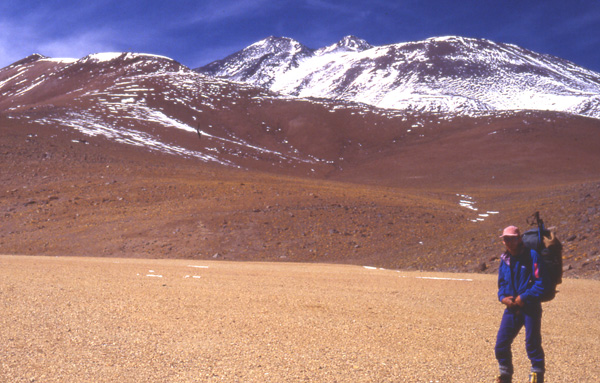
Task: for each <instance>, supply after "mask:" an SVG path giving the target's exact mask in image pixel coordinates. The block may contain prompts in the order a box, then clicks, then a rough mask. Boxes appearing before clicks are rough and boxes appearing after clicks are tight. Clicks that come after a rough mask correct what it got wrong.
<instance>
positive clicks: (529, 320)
mask: <svg viewBox="0 0 600 383" xmlns="http://www.w3.org/2000/svg"><path fill="white" fill-rule="evenodd" d="M523 326H525V347H526V349H527V356H528V357H529V360H530V361H531V372H537V373H542V374H543V373H544V371H545V360H544V349H543V348H542V305H541V304H540V303H538V304H534V305H533V306H529V307H525V308H523V309H522V310H521V311H519V312H515V311H511V310H509V309H506V310H504V315H502V321H501V322H500V328H499V329H498V336H497V338H496V348H495V352H496V359H497V360H498V364H499V365H500V374H502V375H512V374H513V371H514V370H513V362H512V350H511V346H512V343H513V340H514V339H515V337H516V336H517V334H519V331H521V328H523Z"/></svg>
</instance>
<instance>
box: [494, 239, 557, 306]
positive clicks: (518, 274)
mask: <svg viewBox="0 0 600 383" xmlns="http://www.w3.org/2000/svg"><path fill="white" fill-rule="evenodd" d="M547 274H548V273H545V272H544V265H543V262H540V255H539V254H538V253H537V252H536V251H535V250H530V249H528V248H526V247H523V250H521V253H520V254H519V255H518V256H516V257H515V256H512V255H510V253H508V252H506V253H504V254H502V257H501V261H500V269H499V270H498V300H499V301H502V299H503V298H505V297H510V296H512V297H514V298H516V297H517V296H519V295H520V296H521V300H523V302H525V304H526V305H531V304H533V303H537V302H540V299H541V298H542V296H543V295H544V293H545V290H546V289H547V287H546V286H550V284H551V283H550V281H549V279H548V275H547Z"/></svg>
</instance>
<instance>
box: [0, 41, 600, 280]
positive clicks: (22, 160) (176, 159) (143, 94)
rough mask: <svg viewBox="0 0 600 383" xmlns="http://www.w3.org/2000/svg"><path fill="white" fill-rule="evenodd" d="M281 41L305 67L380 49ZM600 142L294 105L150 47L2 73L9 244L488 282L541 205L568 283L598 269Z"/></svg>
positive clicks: (583, 120)
mask: <svg viewBox="0 0 600 383" xmlns="http://www.w3.org/2000/svg"><path fill="white" fill-rule="evenodd" d="M282 43H283V44H284V45H285V46H287V47H289V48H290V49H292V48H291V47H296V48H294V50H293V51H294V52H296V53H297V54H296V56H294V55H292V54H283V55H280V57H284V58H285V59H286V60H288V62H289V66H290V67H294V65H298V68H302V65H303V64H302V63H303V62H304V61H303V60H309V59H310V60H312V59H314V57H322V58H331V57H334V56H339V57H342V56H345V57H354V56H355V55H361V54H365V53H367V52H371V51H373V50H374V49H377V48H375V47H371V48H370V47H369V46H368V45H367V44H364V43H363V42H361V41H359V40H358V39H355V38H348V39H345V40H344V41H342V42H341V43H340V44H334V45H332V46H329V47H325V48H324V49H322V50H320V51H319V52H317V51H310V50H307V49H305V48H303V47H302V46H299V45H295V44H294V43H293V42H292V41H290V40H288V41H287V42H286V41H284V42H282ZM276 46H277V43H276V42H274V41H272V44H271V48H270V49H271V50H272V53H273V54H272V56H270V57H271V58H272V59H273V61H272V63H273V64H275V63H276V61H277V60H276V59H275V58H274V57H275V56H277V54H276V52H277V49H276ZM255 48H256V52H259V51H260V49H259V48H258V47H255ZM310 52H312V53H310ZM307 54H310V55H311V58H309V59H306V58H302V59H300V58H299V57H300V56H302V57H304V56H303V55H307ZM317 55H321V56H317ZM278 57H279V56H278ZM294 57H296V58H297V59H294ZM256 62H257V63H259V62H261V61H260V60H259V59H257V61H256ZM261 68H263V67H261V66H260V65H259V66H258V67H257V69H261ZM273 68H275V69H277V68H276V67H273ZM273 68H271V69H273ZM255 73H262V74H265V75H267V74H268V72H260V70H259V71H257V72H255ZM267 77H268V76H267ZM578 81H579V80H578ZM478 102H480V101H478ZM595 107H597V103H594V100H593V99H592V100H589V103H588V104H586V105H584V108H585V109H586V110H591V109H593V108H595ZM599 132H600V120H599V119H593V118H587V117H582V116H577V115H574V114H570V113H566V112H554V111H514V110H493V109H488V110H483V109H478V111H477V112H476V113H430V112H418V111H417V110H416V109H415V110H413V111H407V110H395V109H381V108H376V107H374V106H370V105H368V104H364V103H356V102H351V101H347V100H328V99H316V98H311V99H307V98H297V97H290V96H286V95H282V94H281V93H276V92H272V91H270V90H268V89H265V88H261V87H256V86H254V85H248V84H243V83H240V82H232V81H229V80H225V79H220V78H216V77H214V76H207V75H205V74H200V73H197V72H195V71H193V70H191V69H190V68H187V67H186V66H184V65H182V64H180V63H178V62H177V61H175V60H173V59H170V58H167V57H162V56H156V55H149V54H140V53H127V52H114V53H97V54H92V55H89V56H86V57H83V58H81V59H56V58H49V57H45V56H42V55H39V54H36V55H32V56H29V57H26V58H24V59H23V60H20V61H18V62H16V63H14V64H12V65H9V66H8V67H5V68H2V69H0V136H1V137H2V140H0V183H2V185H3V188H2V189H0V214H2V217H3V224H2V225H0V251H1V252H2V253H5V254H47V255H94V256H98V255H101V256H124V257H180V258H181V257H183V258H202V259H207V258H211V259H212V258H214V257H216V258H227V259H237V260H272V261H273V260H274V261H279V260H289V261H298V262H344V263H356V264H369V265H377V266H381V267H393V268H400V267H402V268H404V267H409V268H417V269H427V270H430V269H437V270H454V271H457V270H460V271H473V270H478V271H482V270H486V271H489V270H493V266H489V265H490V259H491V257H492V256H493V255H494V254H496V253H497V250H498V248H497V247H498V235H499V234H498V233H497V230H498V228H500V227H502V226H506V225H507V224H509V223H519V224H521V226H525V222H524V219H525V217H526V216H528V215H529V214H531V213H532V212H534V211H536V210H541V212H542V216H543V217H544V219H545V220H546V223H548V224H551V225H558V228H559V232H558V234H559V236H560V238H561V239H565V256H566V257H568V265H572V266H573V268H574V269H573V271H569V274H568V275H586V276H597V275H599V273H598V267H600V266H598V265H599V264H600V263H599V262H600V258H599V257H598V253H597V249H598V248H599V246H600V239H599V238H598V235H597V234H596V233H598V232H600V227H598V222H600V202H599V201H600V194H599V193H598V191H599V190H600V189H599V188H598V181H599V179H598V175H599V174H600V152H599V151H598V147H600V134H599ZM566 263H567V262H566ZM491 264H492V265H493V264H497V263H496V262H495V261H494V262H492V263H491ZM488 266H489V267H488Z"/></svg>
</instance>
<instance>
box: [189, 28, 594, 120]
mask: <svg viewBox="0 0 600 383" xmlns="http://www.w3.org/2000/svg"><path fill="white" fill-rule="evenodd" d="M196 70H197V71H198V72H200V73H205V74H208V75H211V76H215V77H220V78H223V79H228V80H233V81H238V82H243V83H247V84H252V85H256V86H261V87H264V88H267V89H269V90H271V91H274V92H278V93H281V94H284V95H290V96H294V97H301V98H308V97H314V98H327V99H334V100H345V101H352V102H360V103H365V104H369V105H373V106H376V107H380V108H389V109H400V110H409V111H418V112H441V113H444V112H450V113H456V112H459V113H469V112H476V111H486V110H524V109H525V110H549V111H561V112H568V113H572V114H579V115H583V116H588V117H594V118H600V105H599V104H600V74H599V73H596V72H593V71H590V70H587V69H585V68H582V67H579V66H577V65H575V64H573V63H571V62H568V61H566V60H563V59H560V58H557V57H554V56H550V55H544V54H539V53H535V52H532V51H530V50H527V49H523V48H520V47H518V46H515V45H511V44H503V43H495V42H492V41H489V40H484V39H472V38H463V37H456V36H449V37H437V38H430V39H427V40H424V41H417V42H409V43H402V44H392V45H385V46H375V47H373V46H371V45H369V44H368V43H367V42H366V41H364V40H360V39H357V38H356V37H352V36H349V37H346V38H344V39H343V40H341V41H340V42H338V43H337V44H334V45H332V46H329V47H324V48H321V49H317V50H311V49H308V48H306V47H304V46H303V45H302V44H300V43H299V42H297V41H294V40H291V39H288V38H275V37H269V38H267V39H265V40H262V41H259V42H257V43H255V44H252V45H251V46H250V47H248V48H246V49H244V50H242V51H240V52H237V53H235V54H233V55H231V56H228V57H227V58H225V59H223V60H219V61H216V62H213V63H211V64H209V65H207V66H205V67H201V68H197V69H196Z"/></svg>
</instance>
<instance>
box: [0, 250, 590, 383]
mask: <svg viewBox="0 0 600 383" xmlns="http://www.w3.org/2000/svg"><path fill="white" fill-rule="evenodd" d="M365 266H366V267H365ZM365 266H358V265H333V264H311V263H272V262H262V263H255V262H228V261H196V260H173V259H131V258H129V259H124V258H93V257H39V256H6V255H4V256H1V257H0V287H1V290H0V294H1V295H0V302H1V304H2V315H1V316H0V318H1V319H0V321H1V325H0V339H2V342H1V346H0V362H1V367H2V368H1V373H0V380H2V381H4V382H222V381H223V382H304V381H311V382H491V381H493V378H494V375H495V374H496V364H495V359H494V354H493V345H494V341H495V334H496V329H497V326H498V324H499V319H500V315H501V313H502V307H501V304H500V303H498V302H497V300H496V286H495V283H496V281H495V277H494V276H492V275H486V274H466V273H435V272H419V271H401V270H390V269H382V268H375V267H369V266H368V265H365ZM599 293H600V283H599V282H598V281H593V280H575V279H566V280H565V281H564V283H563V284H562V285H561V288H560V293H559V295H558V297H557V298H556V299H555V300H554V301H552V302H549V303H546V304H544V318H543V320H544V327H543V336H544V345H545V351H546V354H547V363H548V367H547V369H548V371H547V380H548V381H550V382H596V381H598V379H600V367H599V366H600V357H599V355H600V342H598V334H600V324H599V323H600V322H598V320H597V318H598V316H599V315H600V305H598V304H597V300H595V299H592V300H590V297H595V296H598V294H599ZM514 358H515V368H516V375H515V378H516V379H517V381H525V380H526V378H527V371H528V364H527V357H526V355H525V349H524V338H523V334H520V335H519V337H518V338H517V339H516V340H515V348H514Z"/></svg>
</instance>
